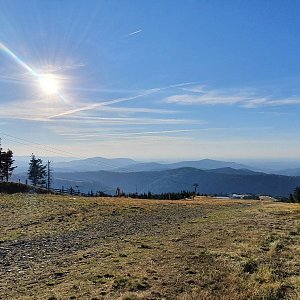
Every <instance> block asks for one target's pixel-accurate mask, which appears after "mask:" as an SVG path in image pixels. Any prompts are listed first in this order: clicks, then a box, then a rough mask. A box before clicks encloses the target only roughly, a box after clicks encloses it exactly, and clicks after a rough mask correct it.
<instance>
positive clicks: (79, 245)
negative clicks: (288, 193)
mask: <svg viewBox="0 0 300 300" xmlns="http://www.w3.org/2000/svg"><path fill="white" fill-rule="evenodd" d="M0 299H47V300H55V299H93V300H96V299H123V300H125V299H127V300H129V299H132V300H134V299H149V300H150V299H165V300H175V299H176V300H192V299H193V300H196V299H208V300H210V299H211V300H212V299H223V300H229V299H230V300H232V299H266V300H273V299H300V205H299V204H287V203H279V202H272V201H270V200H265V201H254V200H252V201H251V200H220V199H219V200H218V199H213V198H201V197H198V198H195V199H194V200H182V201H159V200H133V199H126V198H80V197H72V196H55V195H35V194H31V195H29V194H27V195H26V194H16V195H0Z"/></svg>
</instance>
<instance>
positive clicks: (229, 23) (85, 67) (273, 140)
mask: <svg viewBox="0 0 300 300" xmlns="http://www.w3.org/2000/svg"><path fill="white" fill-rule="evenodd" d="M299 11H300V3H299V1H213V0H212V1H200V0H198V1H133V0H131V1H92V0H90V1H76V0H69V1H68V0H65V1H60V0H57V1H56V0H52V1H46V0H39V1H32V0H26V1H23V0H1V1H0V124H1V128H0V136H1V137H2V140H3V141H2V143H3V146H4V147H6V148H7V147H10V148H11V149H12V150H13V151H14V153H15V154H16V155H30V154H31V153H32V152H34V153H36V155H54V154H55V155H60V156H68V155H72V156H81V157H89V156H104V157H130V158H136V159H143V160H153V159H155V160H181V159H202V158H215V159H231V160H233V159H273V160H282V159H299V158H300V157H299V156H300V140H299V139H298V136H299V135H298V132H299V127H300V118H299V117H298V115H299V113H300V84H299V83H300V72H299V70H300V58H299V53H300V39H299V36H300V19H299V17H298V16H299ZM9 51H10V53H9ZM11 53H13V54H14V55H16V57H17V58H16V57H13V56H12V54H11ZM27 67H28V68H27ZM43 76H51V78H54V81H55V82H56V83H57V85H58V87H57V91H55V93H51V94H48V93H46V92H45V90H43V89H42V88H41V84H40V78H42V77H43ZM30 142H34V143H36V144H31V143H30ZM29 144H31V145H29Z"/></svg>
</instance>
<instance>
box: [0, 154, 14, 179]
mask: <svg viewBox="0 0 300 300" xmlns="http://www.w3.org/2000/svg"><path fill="white" fill-rule="evenodd" d="M1 156H2V158H1V164H2V166H1V169H2V172H1V173H2V176H4V177H5V179H6V181H8V179H9V177H10V176H11V175H12V173H13V171H14V169H15V168H16V167H14V166H13V163H14V161H15V160H14V159H13V152H12V151H11V150H10V149H8V150H7V152H2V153H1Z"/></svg>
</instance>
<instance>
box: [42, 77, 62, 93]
mask: <svg viewBox="0 0 300 300" xmlns="http://www.w3.org/2000/svg"><path fill="white" fill-rule="evenodd" d="M39 84H40V86H41V88H42V90H43V92H44V93H45V94H47V95H54V94H58V90H59V84H58V81H57V79H56V78H55V76H54V75H52V74H45V75H41V76H40V78H39Z"/></svg>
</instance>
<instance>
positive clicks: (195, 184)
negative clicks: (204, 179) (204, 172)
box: [193, 183, 199, 198]
mask: <svg viewBox="0 0 300 300" xmlns="http://www.w3.org/2000/svg"><path fill="white" fill-rule="evenodd" d="M193 186H194V188H195V190H194V197H196V195H197V187H198V186H199V184H198V183H194V184H193ZM194 197H193V198H194Z"/></svg>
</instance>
